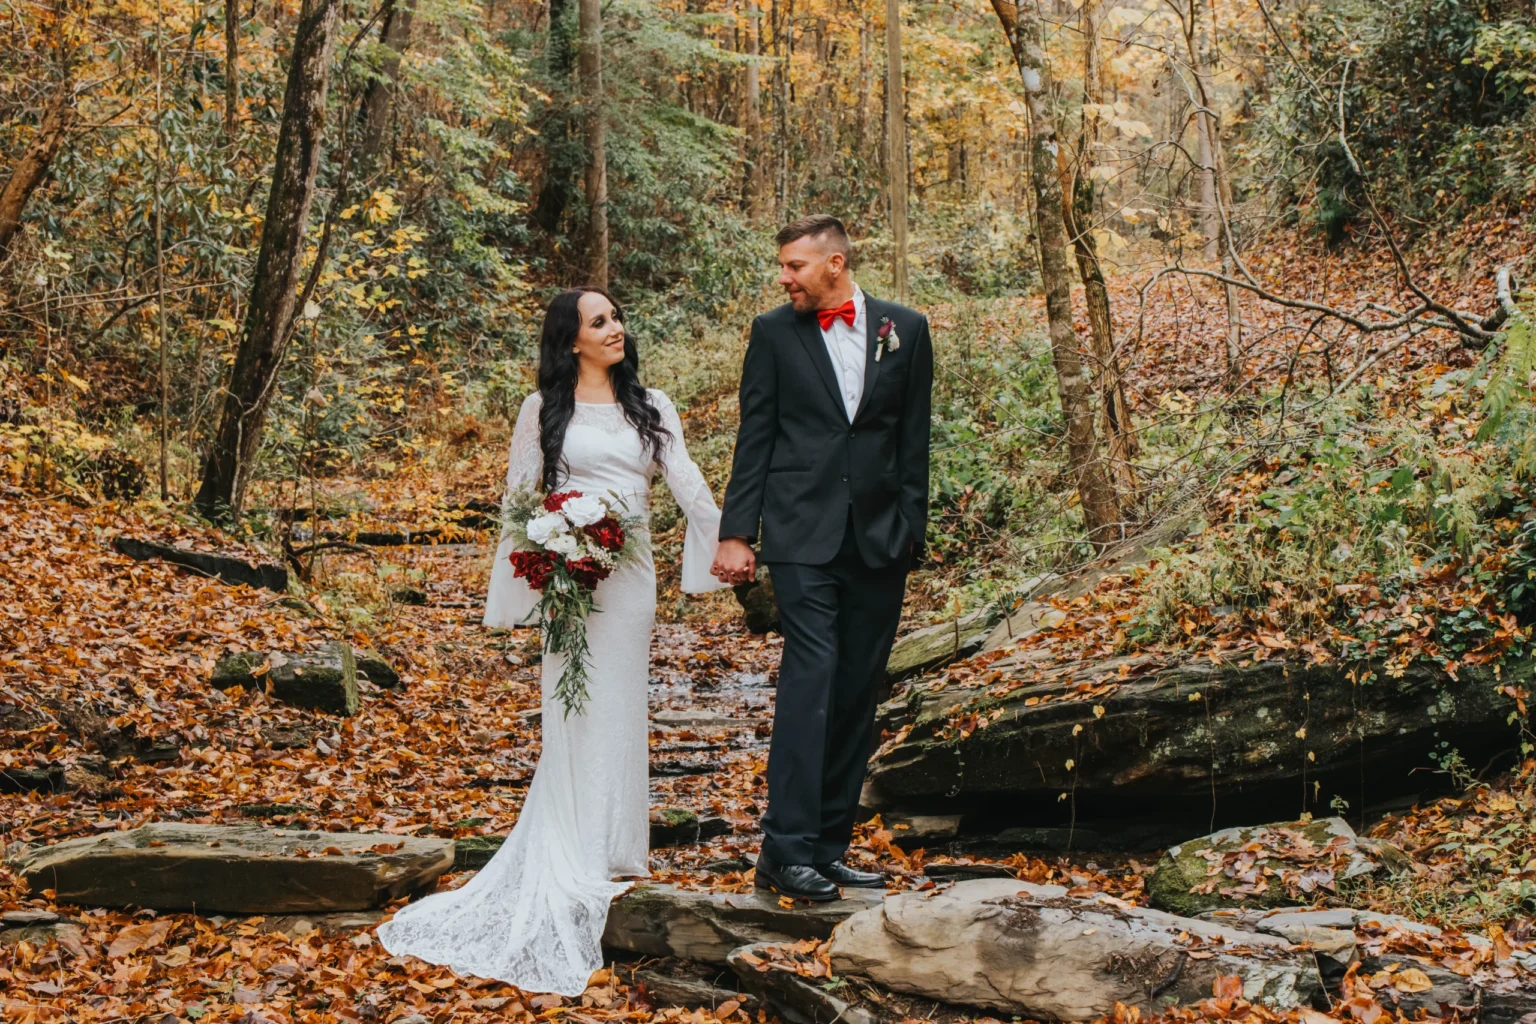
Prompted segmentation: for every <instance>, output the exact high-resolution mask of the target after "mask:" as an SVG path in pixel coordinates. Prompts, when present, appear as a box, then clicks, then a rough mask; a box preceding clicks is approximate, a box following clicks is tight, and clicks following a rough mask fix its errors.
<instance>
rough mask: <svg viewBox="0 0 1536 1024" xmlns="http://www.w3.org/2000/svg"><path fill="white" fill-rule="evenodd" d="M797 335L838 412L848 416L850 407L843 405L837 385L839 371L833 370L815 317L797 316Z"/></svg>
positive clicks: (840, 391) (841, 394)
mask: <svg viewBox="0 0 1536 1024" xmlns="http://www.w3.org/2000/svg"><path fill="white" fill-rule="evenodd" d="M795 333H796V334H798V335H800V342H801V344H803V345H804V346H805V354H806V355H808V356H810V357H811V362H812V363H813V364H814V365H815V367H816V372H817V373H819V374H820V375H821V382H822V383H823V384H825V385H826V386H827V394H828V395H830V396H831V398H832V402H833V404H834V405H836V406H837V411H838V413H839V414H840V415H842V416H843V417H845V418H846V417H847V415H848V407H847V406H845V405H844V404H843V393H842V389H841V388H840V387H838V384H837V371H836V370H834V369H832V357H831V356H829V355H828V354H827V343H826V342H825V341H823V340H822V339H821V328H820V327H818V326H817V324H816V317H815V316H796V317H795Z"/></svg>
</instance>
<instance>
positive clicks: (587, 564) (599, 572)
mask: <svg viewBox="0 0 1536 1024" xmlns="http://www.w3.org/2000/svg"><path fill="white" fill-rule="evenodd" d="M565 571H566V572H567V573H569V574H570V576H571V578H572V579H573V580H575V581H576V583H577V584H578V585H579V586H580V587H581V588H582V589H583V590H596V589H597V585H598V584H599V583H601V582H602V581H603V580H605V579H607V578H608V573H609V572H610V570H609V569H607V568H606V567H604V566H601V565H599V564H598V563H597V562H595V561H594V560H592V559H590V558H578V559H576V560H575V561H573V562H566V563H565Z"/></svg>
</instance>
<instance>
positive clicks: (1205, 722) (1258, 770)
mask: <svg viewBox="0 0 1536 1024" xmlns="http://www.w3.org/2000/svg"><path fill="white" fill-rule="evenodd" d="M987 669H988V671H987V673H986V677H985V680H986V681H985V683H984V684H978V685H974V686H963V685H961V686H957V685H956V684H955V683H953V682H950V683H947V685H943V686H939V685H938V684H939V683H941V682H943V677H935V678H934V679H932V680H919V681H917V682H915V683H914V684H913V685H912V687H911V688H910V689H909V690H908V692H906V693H904V694H903V695H902V696H901V698H900V699H899V700H893V701H891V702H888V703H887V704H886V705H883V706H882V708H881V713H880V717H881V726H882V727H883V728H887V729H896V728H900V727H901V726H903V725H910V730H909V731H908V732H907V733H906V735H905V736H902V737H901V738H900V739H898V740H896V741H894V742H891V743H889V744H887V745H886V746H885V747H883V748H882V749H881V750H880V751H878V752H877V753H876V755H875V757H874V759H873V760H872V761H871V763H870V777H869V783H870V784H869V785H868V786H867V787H866V791H865V797H864V800H865V803H866V806H869V807H871V808H872V809H876V810H883V811H903V812H906V813H912V814H923V813H926V814H935V813H945V814H955V813H959V814H965V815H977V816H990V817H991V818H992V819H994V822H993V823H994V824H1000V825H1007V824H1028V825H1031V826H1047V825H1055V824H1065V823H1068V822H1072V823H1073V824H1075V825H1076V826H1077V827H1088V828H1093V829H1097V830H1099V831H1105V832H1110V833H1113V832H1115V831H1116V830H1120V831H1128V828H1129V823H1130V822H1132V821H1133V820H1134V821H1147V820H1152V821H1157V822H1161V823H1165V824H1170V825H1174V826H1189V831H1190V832H1193V831H1194V830H1195V828H1196V827H1198V825H1201V824H1206V823H1208V822H1209V821H1210V819H1211V816H1212V810H1213V807H1212V803H1213V801H1214V803H1215V807H1214V811H1215V816H1216V818H1217V819H1218V821H1217V824H1229V825H1230V824H1252V823H1255V822H1262V821H1265V820H1275V819H1278V818H1286V817H1294V816H1295V815H1296V814H1297V812H1298V810H1304V811H1309V812H1311V813H1312V814H1315V815H1317V816H1319V817H1322V816H1324V815H1326V814H1328V813H1329V810H1328V808H1329V807H1330V805H1331V804H1332V802H1333V801H1334V798H1335V797H1342V798H1343V799H1344V800H1346V801H1348V803H1349V805H1350V806H1351V807H1358V806H1361V803H1360V801H1362V800H1363V801H1364V805H1366V806H1368V805H1370V804H1372V803H1374V802H1378V801H1385V800H1388V799H1392V798H1395V797H1399V796H1404V795H1417V794H1419V793H1420V792H1421V791H1422V790H1423V788H1424V786H1425V781H1424V780H1425V775H1424V774H1423V773H1422V771H1420V772H1419V774H1414V771H1415V769H1423V768H1425V767H1428V766H1429V765H1430V761H1429V757H1428V755H1429V753H1430V752H1431V751H1432V750H1435V749H1437V747H1438V746H1439V744H1441V743H1442V742H1444V743H1447V744H1449V745H1450V746H1452V747H1460V748H1462V749H1470V750H1476V751H1477V752H1478V756H1479V757H1480V758H1482V759H1488V758H1491V757H1494V756H1496V755H1497V754H1498V753H1499V752H1500V751H1502V750H1506V749H1507V751H1508V752H1509V755H1510V757H1511V759H1512V758H1513V756H1514V754H1515V752H1516V751H1517V750H1518V744H1519V733H1518V730H1519V723H1518V722H1514V723H1512V722H1511V721H1510V716H1511V715H1512V714H1513V713H1514V711H1515V706H1514V703H1513V702H1512V701H1511V700H1510V699H1509V698H1508V697H1507V696H1506V695H1505V694H1504V693H1503V688H1504V687H1506V686H1510V685H1517V686H1519V685H1529V681H1530V679H1531V677H1532V675H1533V663H1532V662H1531V661H1527V660H1522V661H1518V662H1513V663H1508V664H1505V665H1504V667H1503V672H1502V675H1500V676H1496V675H1495V673H1494V671H1493V668H1492V667H1491V666H1481V665H1479V666H1463V667H1462V668H1461V669H1460V670H1459V672H1458V673H1457V678H1452V677H1451V676H1450V675H1449V674H1447V673H1446V672H1445V671H1444V670H1443V669H1441V668H1440V667H1439V666H1436V665H1429V664H1423V663H1416V664H1412V665H1410V666H1408V668H1407V670H1406V671H1405V672H1403V673H1402V674H1401V675H1398V676H1392V675H1389V674H1387V673H1385V672H1382V671H1378V672H1377V673H1376V675H1375V677H1374V678H1373V679H1372V680H1371V681H1370V682H1369V683H1368V684H1356V683H1355V682H1353V681H1351V679H1350V677H1349V676H1348V674H1347V673H1346V669H1345V668H1343V667H1340V666H1337V665H1328V666H1323V665H1313V666H1306V665H1302V664H1299V663H1296V662H1286V661H1281V660H1279V659H1276V660H1273V661H1262V662H1259V663H1257V664H1248V665H1234V664H1226V665H1216V664H1213V663H1211V662H1210V661H1206V660H1202V661H1191V662H1188V663H1183V664H1174V665H1168V664H1167V663H1166V662H1165V661H1159V660H1154V658H1153V656H1151V655H1145V654H1142V655H1134V656H1128V657H1117V658H1110V659H1106V660H1103V661H1098V662H1066V663H1063V662H1061V661H1059V660H1057V659H1056V657H1055V656H1054V655H1053V654H1052V653H1051V652H1050V651H1049V650H1042V649H1026V650H1023V651H1017V652H1014V653H1010V654H1006V655H1004V656H1003V657H1002V658H1000V659H998V660H997V661H995V662H992V663H991V664H989V665H988V666H987ZM1009 687H1013V688H1012V689H1008V688H1009ZM1362 765H1366V766H1368V771H1366V773H1365V777H1364V779H1363V780H1362V775H1361V766H1362ZM1303 793H1304V799H1305V801H1306V805H1305V806H1304V807H1298V806H1297V797H1298V796H1299V795H1302V794H1303ZM1064 794H1065V796H1064ZM1004 819H1007V820H1004ZM1188 834H1189V832H1185V835H1188ZM1173 838H1177V837H1176V836H1175V837H1173Z"/></svg>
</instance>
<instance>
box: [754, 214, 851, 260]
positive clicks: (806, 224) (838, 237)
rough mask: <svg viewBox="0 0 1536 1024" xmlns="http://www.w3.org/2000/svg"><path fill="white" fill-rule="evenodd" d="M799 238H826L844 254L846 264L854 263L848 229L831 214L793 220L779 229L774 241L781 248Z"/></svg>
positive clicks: (813, 215)
mask: <svg viewBox="0 0 1536 1024" xmlns="http://www.w3.org/2000/svg"><path fill="white" fill-rule="evenodd" d="M797 238H825V239H826V240H827V241H829V242H831V243H832V246H833V247H834V248H835V249H836V250H837V251H838V252H840V253H842V254H843V260H844V261H845V262H849V263H851V262H853V246H852V245H850V244H849V242H848V229H847V228H845V227H843V222H842V221H840V220H838V219H837V218H836V217H834V216H832V215H831V214H830V213H813V214H811V215H809V216H807V217H801V218H800V219H799V220H792V221H790V222H789V223H788V224H785V225H784V226H783V227H782V228H780V229H779V233H778V234H777V235H774V236H773V240H774V241H775V242H777V243H778V244H779V245H780V246H781V247H782V246H786V245H788V244H789V243H790V242H793V241H794V240H795V239H797Z"/></svg>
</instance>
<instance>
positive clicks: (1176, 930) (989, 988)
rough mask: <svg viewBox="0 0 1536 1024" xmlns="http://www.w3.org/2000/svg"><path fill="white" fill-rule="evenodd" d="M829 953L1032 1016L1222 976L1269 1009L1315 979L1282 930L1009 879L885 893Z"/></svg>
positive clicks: (838, 966)
mask: <svg viewBox="0 0 1536 1024" xmlns="http://www.w3.org/2000/svg"><path fill="white" fill-rule="evenodd" d="M1181 936H1182V937H1181ZM1197 954H1198V955H1197ZM831 956H832V970H833V973H834V974H838V975H841V974H859V975H863V976H865V977H868V978H869V979H871V980H872V981H874V982H875V983H877V984H880V985H884V986H886V987H887V988H890V989H894V990H896V991H898V992H907V993H910V994H913V995H918V996H923V997H925V998H929V999H936V1000H941V1001H944V1002H950V1003H961V1004H965V1005H970V1006H979V1007H985V1008H988V1009H993V1010H999V1011H1002V1012H1004V1013H1009V1014H1016V1015H1019V1016H1023V1017H1026V1018H1030V1019H1035V1020H1056V1021H1078V1020H1093V1019H1095V1018H1099V1017H1103V1016H1106V1015H1108V1014H1110V1013H1112V1012H1113V1011H1114V1007H1115V1003H1117V1002H1120V1003H1124V1004H1126V1005H1127V1006H1137V1007H1139V1008H1140V1009H1141V1010H1142V1012H1143V1013H1146V1014H1150V1013H1155V1012H1157V1011H1160V1010H1162V1009H1165V1008H1167V1007H1169V1006H1172V1005H1179V1004H1186V1003H1194V1002H1198V1001H1199V1000H1202V999H1206V998H1208V997H1209V996H1210V995H1211V992H1212V985H1213V983H1214V982H1215V980H1216V978H1217V977H1218V976H1220V975H1233V974H1235V975H1237V976H1238V977H1240V978H1241V979H1242V981H1243V997H1244V998H1245V999H1247V1000H1248V1001H1249V1002H1253V1003H1259V1004H1263V1005H1266V1006H1270V1007H1273V1008H1276V1009H1290V1008H1293V1007H1297V1006H1305V1005H1308V1004H1309V1003H1310V1001H1311V999H1312V997H1313V996H1314V995H1316V994H1317V993H1318V992H1320V991H1321V989H1322V979H1321V978H1320V977H1319V976H1318V973H1317V965H1316V963H1315V961H1314V958H1313V957H1312V955H1311V954H1310V953H1307V952H1301V951H1298V952H1292V951H1291V950H1290V947H1289V944H1288V943H1286V942H1285V941H1284V940H1282V939H1277V938H1273V937H1271V936H1267V935H1254V934H1248V933H1242V932H1234V931H1229V930H1227V929H1224V928H1220V927H1218V926H1216V925H1211V924H1207V923H1205V922H1202V921H1194V920H1190V919H1188V918H1181V917H1175V916H1173V915H1172V914H1165V913H1163V912H1161V911H1157V910H1146V909H1143V908H1140V907H1132V906H1129V905H1127V904H1125V903H1122V902H1120V901H1118V900H1112V899H1110V898H1109V897H1104V896H1099V897H1092V898H1083V899H1076V898H1073V897H1069V896H1067V895H1066V890H1064V889H1062V888H1061V887H1060V886H1049V885H1030V884H1027V883H1023V882H1016V881H1010V880H1006V879H977V880H975V881H969V882H957V883H956V884H954V885H953V886H950V887H949V888H947V889H942V890H936V891H933V892H908V893H901V894H899V895H896V896H892V897H890V898H889V899H887V900H886V901H885V902H884V904H883V905H882V906H879V907H876V908H872V909H870V910H866V911H861V912H859V913H858V914H855V915H853V916H852V917H850V918H849V919H848V920H847V921H845V922H844V923H843V924H841V925H839V926H838V928H837V931H836V932H835V933H834V934H833V936H832V946H831Z"/></svg>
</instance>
